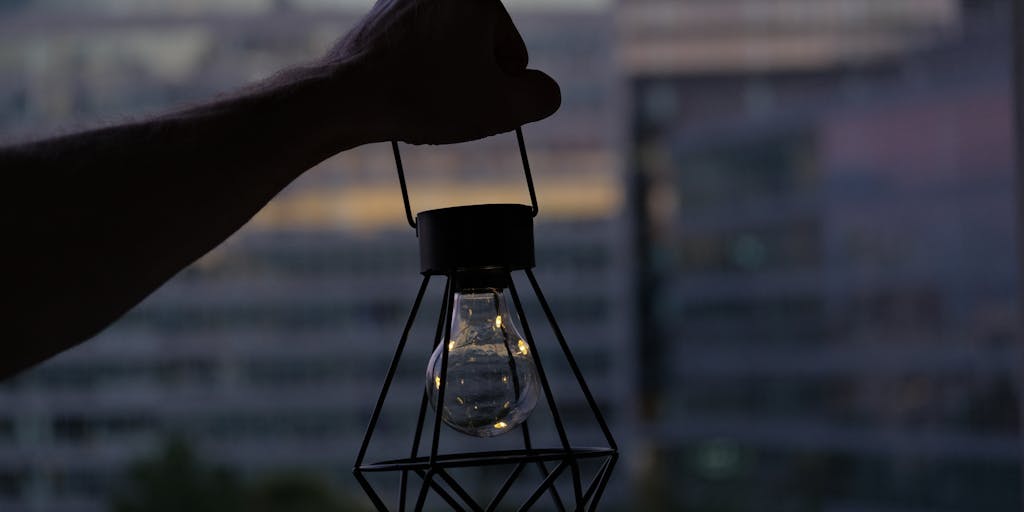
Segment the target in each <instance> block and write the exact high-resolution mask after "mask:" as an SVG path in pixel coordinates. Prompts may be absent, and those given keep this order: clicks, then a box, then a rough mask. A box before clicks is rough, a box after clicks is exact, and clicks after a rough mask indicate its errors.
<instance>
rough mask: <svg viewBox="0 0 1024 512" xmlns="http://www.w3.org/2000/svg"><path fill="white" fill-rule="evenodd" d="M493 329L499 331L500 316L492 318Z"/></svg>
mask: <svg viewBox="0 0 1024 512" xmlns="http://www.w3.org/2000/svg"><path fill="white" fill-rule="evenodd" d="M494 328H495V329H501V315H498V316H496V317H494Z"/></svg>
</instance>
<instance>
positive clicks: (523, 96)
mask: <svg viewBox="0 0 1024 512" xmlns="http://www.w3.org/2000/svg"><path fill="white" fill-rule="evenodd" d="M506 83H507V88H506V91H505V101H506V103H505V106H504V107H503V108H505V109H506V112H507V114H508V118H509V120H510V121H512V122H513V123H515V125H516V126H520V125H524V124H526V123H532V122H534V121H540V120H541V119H544V118H545V117H548V116H550V115H551V114H554V113H555V111H557V110H558V107H559V106H561V104H562V92H561V90H560V89H559V87H558V83H557V82H555V80H554V79H553V78H551V77H550V76H548V75H547V74H545V73H543V72H541V71H537V70H535V69H527V70H524V71H521V72H519V73H516V74H515V75H511V76H509V77H508V79H507V82H506Z"/></svg>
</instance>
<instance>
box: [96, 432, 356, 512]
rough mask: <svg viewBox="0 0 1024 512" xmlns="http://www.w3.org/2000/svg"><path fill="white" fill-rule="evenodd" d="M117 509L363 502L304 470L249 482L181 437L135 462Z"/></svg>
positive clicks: (221, 509)
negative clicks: (209, 462) (212, 461)
mask: <svg viewBox="0 0 1024 512" xmlns="http://www.w3.org/2000/svg"><path fill="white" fill-rule="evenodd" d="M111 510H112V512H182V511H189V512H355V511H361V510H366V507H365V506H363V505H362V504H361V503H359V502H355V501H350V500H346V499H342V498H340V497H339V496H338V495H337V494H336V493H335V492H334V491H333V490H332V489H331V487H330V486H329V485H328V484H327V483H326V482H324V481H323V480H321V479H319V478H317V477H315V476H312V475H307V474H303V473H295V472H293V473H280V474H274V475H268V476H266V477H263V478H261V479H259V480H257V481H255V482H245V481H243V480H242V479H240V478H239V477H238V476H237V475H236V474H235V473H234V472H232V471H230V470H228V469H226V468H221V467H213V466H208V465H205V464H204V463H202V462H201V461H200V460H198V459H197V458H196V456H195V455H194V454H193V453H192V450H191V449H190V448H189V447H188V445H187V444H186V443H185V442H184V441H182V440H180V439H174V440H171V441H169V442H168V443H167V444H166V446H165V447H164V448H163V450H162V451H161V452H160V453H159V454H157V455H156V456H155V457H153V458H152V459H147V460H143V461H140V462H138V463H136V464H134V465H133V466H132V467H131V469H130V470H129V472H128V475H127V479H126V481H125V485H124V486H123V488H122V489H121V490H120V492H118V493H117V494H116V495H115V496H114V499H113V500H112V503H111Z"/></svg>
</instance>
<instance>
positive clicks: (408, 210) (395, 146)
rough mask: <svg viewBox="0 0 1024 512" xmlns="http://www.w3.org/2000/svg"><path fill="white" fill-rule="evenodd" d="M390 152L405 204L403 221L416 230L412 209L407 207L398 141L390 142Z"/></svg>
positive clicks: (406, 189) (407, 199) (407, 197)
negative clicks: (393, 157) (393, 158)
mask: <svg viewBox="0 0 1024 512" xmlns="http://www.w3.org/2000/svg"><path fill="white" fill-rule="evenodd" d="M391 152H392V153H394V154H395V168H397V169H398V184H399V185H401V187H402V202H404V203H405V220H407V221H409V225H410V226H412V228H413V229H416V219H414V218H413V216H412V207H410V206H409V188H408V187H406V186H405V169H404V168H403V167H402V154H401V153H399V151H398V141H397V140H393V141H391Z"/></svg>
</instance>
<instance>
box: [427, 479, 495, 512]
mask: <svg viewBox="0 0 1024 512" xmlns="http://www.w3.org/2000/svg"><path fill="white" fill-rule="evenodd" d="M437 474H438V475H441V479H442V480H444V481H445V482H446V483H447V484H448V487H451V489H452V490H453V491H455V494H457V495H459V497H460V498H462V501H463V502H464V503H465V504H466V505H467V506H469V508H470V509H471V510H473V511H474V512H484V509H483V507H481V506H480V505H479V504H478V503H477V502H476V500H474V499H473V497H472V496H470V495H469V493H468V492H466V489H464V488H463V487H462V486H461V485H459V483H458V482H456V481H455V479H454V478H452V476H451V475H449V474H448V472H447V471H445V470H444V468H439V469H438V470H437Z"/></svg>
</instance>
